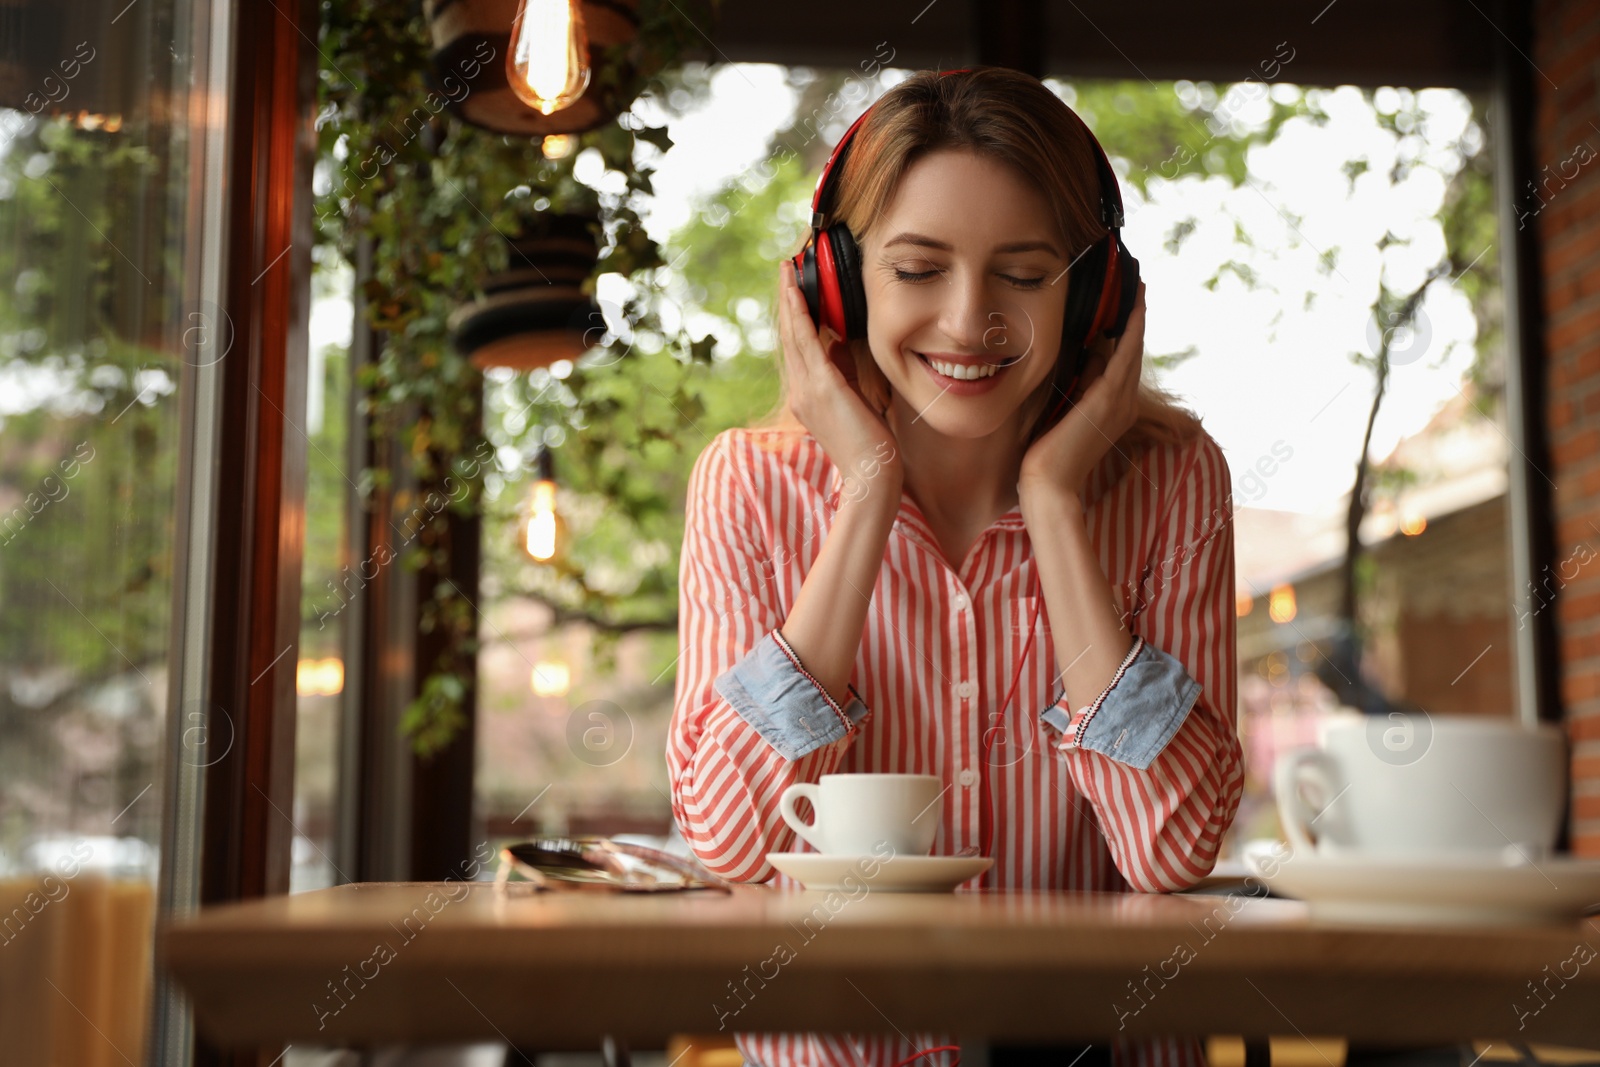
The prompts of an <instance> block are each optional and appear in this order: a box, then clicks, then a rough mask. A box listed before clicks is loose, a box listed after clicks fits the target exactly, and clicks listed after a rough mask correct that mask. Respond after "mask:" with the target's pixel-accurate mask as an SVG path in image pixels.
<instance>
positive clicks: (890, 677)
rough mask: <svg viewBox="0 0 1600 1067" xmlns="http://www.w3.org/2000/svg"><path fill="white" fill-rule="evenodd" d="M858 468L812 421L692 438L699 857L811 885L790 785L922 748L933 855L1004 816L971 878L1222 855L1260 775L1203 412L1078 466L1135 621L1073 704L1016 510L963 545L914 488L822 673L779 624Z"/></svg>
mask: <svg viewBox="0 0 1600 1067" xmlns="http://www.w3.org/2000/svg"><path fill="white" fill-rule="evenodd" d="M841 484H842V478H841V476H840V474H839V472H838V471H837V470H836V469H835V468H834V466H833V464H832V463H831V462H830V461H829V460H828V458H827V456H826V455H825V453H824V452H823V451H822V448H821V447H820V446H819V445H818V444H817V442H816V440H815V439H814V438H813V437H812V436H811V435H810V434H809V433H808V432H806V431H805V430H803V429H799V428H773V429H731V430H727V431H724V432H723V433H720V434H718V435H717V436H716V438H715V439H713V440H712V442H711V444H710V445H709V446H708V447H707V448H706V449H705V450H704V452H702V453H701V455H700V456H699V457H698V459H697V460H696V461H695V464H694V468H693V471H692V473H691V475H690V479H689V486H688V501H687V506H686V513H685V520H686V525H685V533H684V543H683V552H682V556H681V564H680V588H679V609H680V611H679V635H680V636H679V642H680V651H681V658H680V661H679V665H678V677H677V684H676V689H675V693H674V700H673V712H672V721H671V725H670V728H669V732H668V738H667V753H666V755H667V767H668V775H669V779H670V782H671V788H672V811H673V817H674V819H675V820H676V822H677V825H678V829H679V831H680V832H681V833H682V834H683V836H684V838H685V840H686V841H687V842H688V844H689V846H690V848H691V849H692V850H693V851H694V853H695V855H696V856H697V858H698V859H699V860H700V861H701V862H702V863H703V864H704V865H705V866H706V867H707V868H709V869H710V870H712V871H715V872H716V873H718V874H720V875H722V876H724V877H726V878H729V879H732V880H735V881H750V882H768V883H770V884H771V885H773V886H774V887H777V888H780V889H787V888H798V883H797V882H795V881H794V880H793V879H791V878H789V877H788V876H787V875H784V874H782V873H780V872H778V871H777V870H776V869H775V868H773V867H772V866H771V865H770V864H769V863H768V862H767V861H766V855H767V853H769V852H789V851H797V852H807V851H812V849H811V848H810V846H809V845H808V844H806V843H805V842H804V841H803V840H801V839H798V838H797V837H796V835H795V834H794V832H793V830H791V829H790V828H789V826H788V825H787V824H786V823H785V822H784V821H783V820H782V818H781V817H780V816H779V814H778V799H779V797H780V796H781V795H782V793H783V791H784V790H785V789H786V788H787V787H788V786H789V785H791V784H793V783H795V782H801V781H805V782H815V781H817V780H818V779H819V777H820V776H821V775H823V774H828V773H833V772H914V773H923V774H935V775H939V776H940V777H941V778H942V779H943V780H944V783H945V784H946V786H947V788H946V789H945V790H944V792H943V794H942V796H941V798H940V804H941V811H940V814H941V818H940V824H939V829H938V835H937V837H936V839H935V841H934V845H933V849H932V854H934V855H959V854H968V855H971V854H975V853H976V852H977V851H978V848H979V845H980V841H981V840H982V836H981V834H982V829H983V825H982V824H981V822H980V820H982V819H989V820H992V821H990V822H989V823H988V825H989V827H990V833H991V835H992V845H991V849H990V854H992V855H993V856H994V857H995V861H996V862H995V865H994V867H993V868H992V869H991V870H990V871H989V872H988V873H987V874H985V875H983V876H981V879H980V878H974V879H972V880H970V881H968V882H966V883H964V884H963V885H962V886H960V887H959V888H958V891H971V890H974V889H977V888H1001V889H1007V888H1015V889H1063V890H1102V891H1112V892H1129V891H1137V892H1172V891H1177V890H1182V889H1185V888H1188V887H1190V886H1192V885H1194V883H1195V882H1196V881H1198V880H1199V879H1200V878H1201V877H1203V876H1204V875H1206V874H1207V873H1209V872H1210V871H1211V869H1212V867H1213V866H1214V865H1215V863H1216V859H1217V854H1218V850H1219V848H1220V846H1221V843H1222V839H1223V836H1224V834H1225V833H1226V832H1227V829H1228V827H1229V825H1230V824H1231V823H1232V821H1233V817H1234V814H1235V813H1236V811H1237V810H1238V805H1239V799H1240V794H1241V791H1242V789H1243V763H1242V759H1241V749H1240V743H1239V738H1238V734H1237V731H1236V727H1235V694H1236V689H1237V667H1236V661H1235V632H1236V623H1235V609H1234V561H1233V519H1232V510H1231V480H1230V477H1229V473H1228V467H1227V462H1226V459H1225V458H1224V456H1223V453H1222V450H1221V448H1220V447H1219V446H1218V445H1217V444H1216V442H1215V441H1214V440H1213V439H1212V438H1211V437H1210V436H1209V435H1208V434H1206V433H1204V432H1201V433H1199V434H1198V435H1197V436H1195V437H1193V438H1191V439H1190V440H1188V441H1185V442H1182V443H1178V444H1154V445H1150V446H1147V447H1145V448H1143V449H1141V450H1139V451H1137V452H1133V453H1131V454H1125V453H1124V451H1123V450H1120V449H1112V450H1111V451H1110V452H1109V453H1108V454H1107V456H1106V459H1105V461H1104V462H1102V464H1101V465H1100V466H1099V467H1097V468H1096V470H1095V471H1094V472H1093V474H1092V475H1091V477H1090V479H1089V481H1088V483H1087V485H1086V486H1085V492H1084V503H1085V515H1086V518H1087V523H1088V530H1089V535H1090V539H1091V541H1092V543H1093V545H1094V547H1095V550H1096V552H1097V553H1098V555H1099V559H1100V563H1101V566H1102V568H1103V570H1104V572H1105V574H1106V575H1107V577H1108V579H1109V581H1110V585H1111V588H1112V590H1113V593H1114V595H1115V596H1116V597H1117V599H1118V601H1119V603H1120V606H1121V609H1122V611H1123V618H1124V620H1125V622H1126V624H1127V625H1128V628H1129V629H1130V630H1131V631H1132V632H1133V634H1134V638H1133V647H1132V648H1130V650H1129V653H1128V656H1127V658H1125V659H1124V661H1123V664H1122V667H1121V669H1119V671H1118V673H1117V678H1116V680H1114V681H1113V682H1112V683H1111V684H1110V685H1108V686H1107V688H1106V690H1105V691H1104V692H1102V693H1101V694H1100V696H1099V698H1098V699H1096V700H1095V701H1094V702H1093V703H1092V704H1091V705H1089V706H1087V707H1084V708H1078V709H1072V708H1069V707H1068V706H1067V701H1066V697H1065V693H1064V691H1063V688H1062V686H1061V684H1060V682H1059V680H1058V679H1059V676H1060V674H1061V672H1062V666H1061V665H1060V664H1058V663H1057V662H1056V656H1055V648H1054V646H1053V640H1052V637H1051V633H1050V627H1049V618H1048V608H1047V607H1046V606H1045V605H1044V604H1043V603H1039V602H1038V601H1039V600H1040V597H1039V596H1038V595H1037V589H1038V586H1037V585H1036V584H1035V581H1036V578H1035V574H1034V561H1033V558H1032V552H1031V549H1030V543H1029V540H1028V536H1027V529H1026V526H1025V525H1024V523H1023V519H1022V513H1021V510H1020V509H1013V510H1011V511H1009V512H1007V513H1006V514H1005V515H1002V516H1001V517H1000V518H998V519H996V520H995V521H994V522H993V523H992V524H991V525H990V526H989V527H988V528H987V529H986V530H985V531H984V532H983V533H982V534H981V535H980V536H979V538H978V540H977V542H976V543H974V544H973V545H972V547H971V549H970V550H969V551H968V553H967V558H966V559H964V560H960V561H954V562H952V561H950V560H947V559H946V558H945V557H944V553H943V551H942V549H940V547H939V545H938V541H937V539H936V537H935V536H934V534H933V532H932V530H931V528H930V527H929V525H928V523H927V521H926V520H925V518H924V516H923V514H922V511H921V509H920V508H919V507H918V506H917V504H916V502H915V501H914V500H913V499H912V498H911V497H910V496H909V495H905V494H902V497H901V501H900V509H899V514H898V517H897V518H896V520H895V523H894V526H893V529H892V531H891V533H890V534H889V538H888V543H887V546H886V548H885V551H884V557H883V565H882V568H881V569H880V572H879V575H878V580H877V583H876V585H875V586H874V587H873V589H872V591H871V593H872V606H871V608H870V609H869V611H868V613H867V620H866V625H865V628H864V632H863V634H862V639H861V644H860V648H859V651H858V653H857V657H856V662H855V668H854V672H853V674H852V677H851V681H850V686H849V697H848V700H847V702H846V703H845V704H844V705H843V706H841V705H840V704H839V703H838V702H837V701H835V700H834V699H833V698H832V697H831V696H829V695H828V694H827V692H826V691H825V690H823V689H822V688H821V687H820V686H819V685H817V684H816V683H815V682H814V681H813V680H811V678H810V675H809V674H807V673H806V672H805V669H804V665H803V664H802V663H801V662H800V661H799V658H798V656H797V655H796V654H795V652H794V650H793V648H792V647H790V646H789V645H788V643H787V642H786V641H784V640H783V639H782V635H781V633H779V627H781V626H782V624H783V622H784V620H785V619H786V618H787V617H788V613H789V611H790V608H791V607H792V605H793V604H794V602H795V600H796V597H797V596H798V594H799V592H800V588H801V585H802V583H803V582H804V580H805V576H806V574H807V573H808V572H809V571H810V569H811V565H812V562H813V561H814V560H815V559H816V557H817V555H818V553H819V551H820V549H821V545H822V542H823V540H824V539H825V538H826V536H827V532H828V528H829V526H830V524H831V519H832V515H833V513H834V511H835V509H836V507H837V501H838V499H839V491H840V488H841ZM1036 607H1037V608H1038V613H1037V624H1036V625H1035V626H1034V627H1033V629H1032V637H1033V641H1032V647H1031V649H1030V650H1029V651H1028V653H1027V659H1026V662H1025V664H1024V666H1023V669H1022V673H1021V678H1020V681H1019V682H1018V683H1017V688H1016V691H1015V692H1014V694H1013V695H1012V698H1011V703H1010V704H1009V705H1008V706H1007V707H1006V708H1005V709H1004V712H1003V718H1002V717H1000V716H1001V704H1002V702H1003V701H1004V700H1005V698H1006V694H1007V692H1008V691H1009V690H1010V686H1011V681H1012V677H1013V675H1014V674H1015V672H1016V670H1017V665H1018V662H1019V657H1020V656H1022V654H1023V650H1024V647H1025V646H1026V645H1027V644H1028V638H1029V629H1030V628H1029V621H1030V619H1032V618H1033V617H1034V614H1035V608H1036ZM730 697H731V698H732V699H730ZM1091 713H1092V714H1091ZM996 725H999V726H1001V727H1002V729H1003V733H1000V734H999V735H998V736H1000V737H1002V738H1003V739H1004V740H1005V741H1006V742H1009V743H1001V744H996V745H994V746H993V748H992V750H991V751H990V753H989V755H988V759H987V760H985V759H984V756H983V747H982V743H981V739H980V734H982V733H983V732H984V731H986V730H993V729H994V727H995V726H996ZM1130 731H1131V732H1132V733H1133V734H1134V742H1133V743H1132V744H1129V743H1128V741H1127V737H1128V735H1129V733H1130ZM991 740H993V737H991ZM985 782H987V787H988V790H989V793H990V796H989V800H988V803H989V805H990V806H991V810H990V814H988V815H987V816H985V815H984V814H983V812H982V810H981V808H982V806H983V794H984V792H985V789H984V785H985ZM1111 999H1112V998H1111V997H1109V996H1108V998H1107V1006H1106V1012H1107V1018H1108V1020H1109V1019H1110V1018H1112V1017H1113V1016H1114V1009H1113V1007H1112V1004H1111ZM723 1024H724V1025H726V1024H727V1020H723ZM906 1038H909V1039H910V1040H911V1042H913V1043H908V1042H907V1040H906ZM736 1039H737V1040H738V1043H739V1046H740V1048H741V1050H742V1051H743V1052H744V1055H745V1059H746V1060H747V1061H748V1062H751V1063H755V1064H761V1065H766V1067H834V1065H837V1067H862V1065H868V1067H894V1065H895V1064H896V1063H897V1062H898V1061H900V1060H901V1059H904V1058H905V1057H907V1056H910V1055H912V1054H913V1053H914V1052H917V1051H920V1050H922V1049H927V1048H932V1047H934V1046H936V1045H946V1044H957V1043H958V1042H957V1040H956V1039H955V1038H953V1037H952V1036H951V1035H948V1034H936V1033H918V1034H910V1035H904V1036H903V1037H900V1036H896V1035H893V1034H889V1035H877V1034H853V1035H852V1034H805V1033H795V1034H758V1033H736ZM1112 1051H1113V1062H1114V1063H1115V1064H1116V1065H1117V1067H1124V1065H1139V1067H1143V1065H1147V1064H1149V1065H1158V1067H1178V1065H1182V1067H1191V1065H1192V1067H1203V1064H1204V1062H1205V1060H1204V1053H1203V1049H1202V1044H1201V1042H1200V1041H1199V1040H1198V1039H1193V1038H1184V1039H1178V1038H1143V1039H1118V1040H1116V1041H1115V1042H1113V1044H1112ZM950 1055H951V1054H950V1053H935V1054H933V1055H931V1056H927V1057H924V1058H923V1059H921V1060H917V1061H914V1063H913V1067H923V1065H927V1067H942V1065H944V1064H948V1063H949V1062H951V1060H950V1058H949V1057H950Z"/></svg>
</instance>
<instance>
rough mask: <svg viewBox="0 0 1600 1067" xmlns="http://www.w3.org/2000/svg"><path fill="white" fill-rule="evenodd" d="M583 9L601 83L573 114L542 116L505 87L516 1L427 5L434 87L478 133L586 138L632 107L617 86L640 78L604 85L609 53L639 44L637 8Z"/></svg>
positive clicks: (634, 4)
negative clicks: (480, 130) (582, 135)
mask: <svg viewBox="0 0 1600 1067" xmlns="http://www.w3.org/2000/svg"><path fill="white" fill-rule="evenodd" d="M579 6H580V7H581V8H582V11H583V24H584V31H585V34H586V35H587V37H588V48H589V66H590V67H591V68H593V69H594V71H595V74H594V77H592V78H591V79H590V80H589V86H588V88H587V89H585V90H584V93H583V95H582V96H580V97H578V99H577V101H576V102H575V103H573V104H572V105H571V106H569V107H564V108H562V109H561V110H559V111H555V112H552V113H551V114H549V115H541V114H539V112H537V111H535V110H534V109H533V108H531V107H529V106H528V105H527V104H525V103H523V102H522V101H521V100H519V99H517V97H516V95H515V94H514V93H513V92H512V91H511V85H510V83H509V82H508V81H507V80H506V53H507V52H508V51H509V50H510V48H511V26H512V23H513V22H515V21H516V16H517V0H424V3H423V8H424V10H425V11H426V13H427V16H428V28H429V32H430V33H431V34H432V36H433V79H434V82H435V84H436V87H437V88H438V89H439V91H440V93H441V95H443V96H444V98H445V99H446V100H448V101H449V102H450V104H449V106H450V109H451V110H452V111H454V112H455V113H456V114H457V115H459V116H460V117H461V118H462V120H463V121H465V122H470V123H472V124H473V125H474V126H481V127H483V128H484V129H487V130H494V131H496V132H499V133H510V134H518V135H520V136H524V137H546V136H549V135H550V134H555V133H582V132H583V131H585V130H592V129H595V128H597V127H600V126H604V125H605V124H606V123H608V122H610V121H611V120H612V119H614V118H616V117H617V115H619V114H621V113H622V112H623V111H624V110H626V109H627V108H628V106H629V105H631V104H632V103H633V101H632V100H624V99H622V98H621V94H620V93H619V91H618V90H617V88H616V86H617V85H619V84H621V85H625V84H627V83H629V82H630V81H632V80H633V77H632V76H633V74H634V71H633V70H632V69H631V67H630V68H629V69H625V70H621V71H615V72H613V73H614V74H615V75H620V76H613V77H609V78H607V77H601V71H600V69H599V67H600V65H601V64H602V62H603V60H604V53H603V51H602V50H603V49H605V48H607V47H612V46H616V45H622V44H627V43H628V42H630V41H632V40H633V39H634V38H635V37H636V36H638V32H639V14H638V0H583V2H582V4H580V5H579Z"/></svg>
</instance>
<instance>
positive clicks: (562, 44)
mask: <svg viewBox="0 0 1600 1067" xmlns="http://www.w3.org/2000/svg"><path fill="white" fill-rule="evenodd" d="M506 80H507V81H508V82H510V84H511V91H512V92H513V93H515V94H516V95H517V99H518V100H521V101H522V102H523V103H524V104H527V105H528V106H529V107H531V108H533V109H534V110H535V111H537V112H539V114H541V115H548V114H550V113H551V112H553V111H560V110H561V109H562V108H564V107H570V106H571V105H572V104H573V102H574V101H576V100H577V99H578V97H580V96H582V95H583V91H584V90H585V89H587V88H588V87H589V42H588V37H587V36H586V35H585V33H584V30H583V11H582V9H581V8H580V7H579V2H578V0H520V4H519V5H518V9H517V20H516V22H514V23H513V24H512V27H511V50H510V51H509V52H507V53H506Z"/></svg>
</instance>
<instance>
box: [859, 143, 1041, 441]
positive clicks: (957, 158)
mask: <svg viewBox="0 0 1600 1067" xmlns="http://www.w3.org/2000/svg"><path fill="white" fill-rule="evenodd" d="M861 252H862V281H863V284H864V286H865V288H866V293H867V307H868V315H867V341H868V344H869V345H870V346H871V350H872V356H873V359H874V360H875V361H876V363H877V365H878V367H879V368H880V369H881V370H882V371H883V374H884V376H885V377H887V378H888V379H889V383H890V384H891V385H892V386H893V387H894V391H895V393H896V394H897V396H898V399H897V401H896V403H897V404H904V405H906V406H908V407H909V408H910V416H909V417H915V418H918V419H919V420H922V421H925V422H926V423H927V425H928V426H929V427H930V428H932V429H933V430H935V431H937V432H939V433H942V434H945V435H947V436H950V437H964V438H976V437H985V436H988V435H989V434H992V433H994V432H995V431H996V430H998V429H1000V428H1002V427H1004V426H1007V425H1011V426H1018V425H1020V426H1022V427H1026V426H1031V425H1032V421H1033V419H1034V418H1036V417H1037V415H1038V413H1039V412H1040V411H1041V410H1042V408H1043V402H1044V401H1046V400H1048V399H1049V398H1048V397H1047V396H1045V395H1044V393H1045V391H1046V390H1048V389H1049V388H1050V386H1049V385H1048V384H1047V383H1048V379H1049V378H1050V377H1051V374H1052V372H1053V370H1054V367H1055V361H1056V355H1057V353H1058V352H1059V351H1060V349H1061V328H1062V318H1063V315H1064V312H1065V309H1066V295H1067V294H1066V289H1067V274H1066V271H1067V266H1068V264H1069V262H1070V261H1069V260H1068V258H1067V256H1068V252H1069V250H1068V249H1067V248H1066V247H1064V245H1063V242H1062V239H1061V235H1060V232H1059V230H1058V228H1057V226H1056V224H1055V220H1054V217H1053V215H1052V213H1051V211H1050V208H1049V204H1048V203H1047V202H1046V200H1045V198H1044V194H1043V193H1042V192H1040V191H1039V189H1038V188H1037V187H1035V186H1034V185H1033V184H1032V183H1031V182H1029V181H1028V180H1027V179H1026V178H1025V177H1024V176H1023V175H1021V174H1019V173H1018V172H1017V171H1015V170H1014V169H1013V168H1011V167H1010V166H1008V165H1006V164H1004V163H1000V162H997V161H995V160H993V159H987V158H985V157H983V156H980V155H977V154H976V153H973V152H969V151H962V150H956V149H942V150H939V151H935V152H931V153H929V154H928V155H925V156H923V157H922V158H921V159H919V160H917V161H916V162H915V163H913V164H912V165H911V166H910V167H909V168H908V169H907V171H906V173H905V175H904V176H903V177H902V179H901V181H900V184H899V187H898V188H897V189H896V190H895V193H894V195H893V197H892V198H891V200H890V202H889V204H888V206H887V208H886V210H885V211H884V213H883V214H882V215H881V216H880V217H879V218H878V219H876V220H874V221H873V222H872V224H871V225H870V226H869V227H868V228H867V233H866V236H865V238H864V240H863V241H862V243H861ZM930 361H932V362H933V363H940V362H943V363H954V364H959V365H960V366H961V368H962V370H963V372H964V373H967V374H970V373H972V372H973V370H974V369H976V370H978V371H982V372H986V371H987V369H988V368H990V367H995V368H997V370H996V371H995V373H994V374H993V376H991V377H988V378H984V379H977V380H970V381H966V380H955V379H954V378H953V376H945V375H944V374H942V373H940V372H939V371H938V370H937V369H936V368H935V367H934V366H932V365H931V364H930ZM999 368H1003V369H999ZM944 370H945V371H947V372H948V371H951V370H952V368H950V367H945V368H944ZM1018 420H1024V421H1021V422H1020V424H1019V421H1018Z"/></svg>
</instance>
